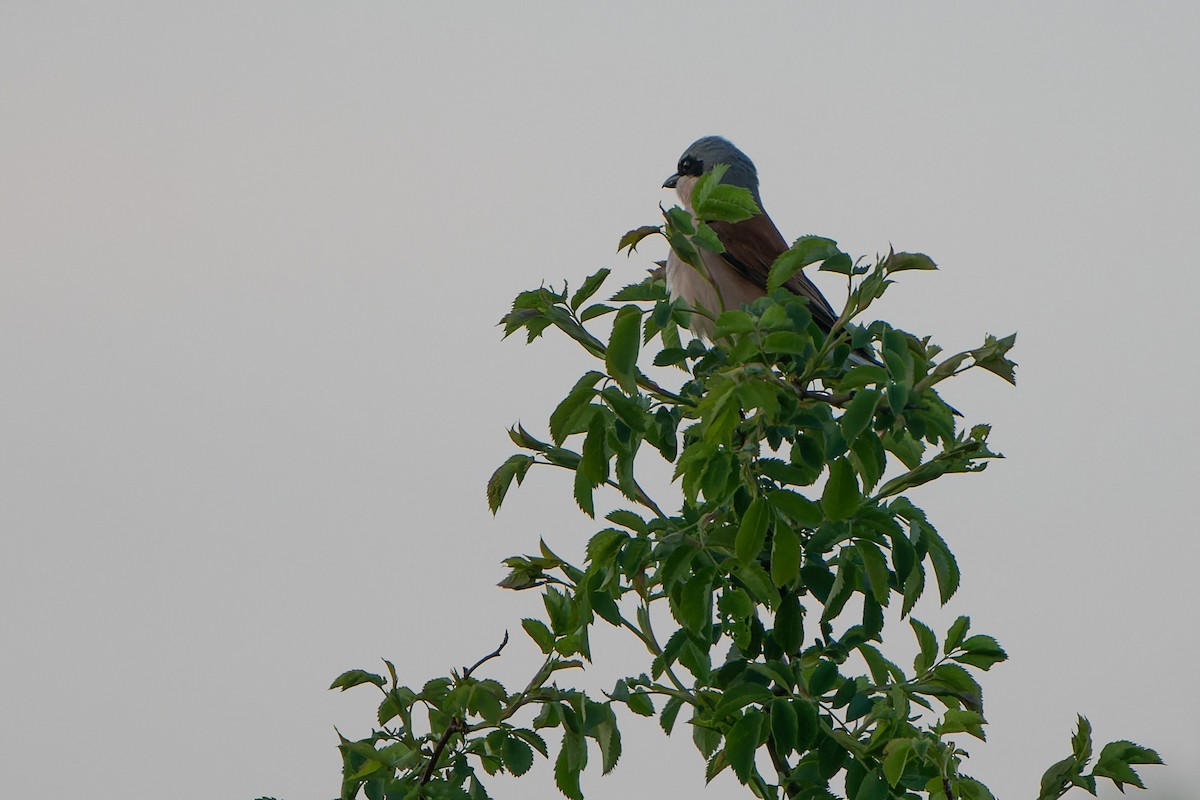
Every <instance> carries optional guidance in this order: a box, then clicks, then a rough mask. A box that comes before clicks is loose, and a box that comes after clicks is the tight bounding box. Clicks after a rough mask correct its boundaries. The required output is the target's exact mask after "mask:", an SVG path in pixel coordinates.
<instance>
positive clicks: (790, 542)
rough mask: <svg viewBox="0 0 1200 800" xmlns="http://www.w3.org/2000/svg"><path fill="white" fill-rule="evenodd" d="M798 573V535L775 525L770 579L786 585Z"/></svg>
mask: <svg viewBox="0 0 1200 800" xmlns="http://www.w3.org/2000/svg"><path fill="white" fill-rule="evenodd" d="M885 571H886V568H885ZM799 574H800V537H799V536H797V535H796V532H795V531H793V530H792V529H791V528H785V527H782V526H780V527H777V528H776V529H775V535H774V536H773V537H772V541H771V580H772V581H774V583H775V585H776V586H787V585H788V584H790V583H792V582H793V581H795V580H796V576H797V575H799Z"/></svg>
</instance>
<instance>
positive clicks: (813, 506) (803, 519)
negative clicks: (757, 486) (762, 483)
mask: <svg viewBox="0 0 1200 800" xmlns="http://www.w3.org/2000/svg"><path fill="white" fill-rule="evenodd" d="M767 502H768V503H769V504H770V505H771V507H772V508H774V509H775V510H776V511H778V512H779V513H781V514H783V515H784V516H785V517H787V518H789V519H791V520H793V521H794V522H796V523H797V524H799V525H801V526H802V527H805V528H815V527H816V526H818V525H820V524H821V518H822V517H821V506H820V505H819V504H818V503H816V502H815V501H813V500H809V499H808V498H807V497H805V496H803V495H801V494H798V493H796V492H793V491H790V490H788V489H776V490H774V491H772V492H770V493H769V494H768V495H767Z"/></svg>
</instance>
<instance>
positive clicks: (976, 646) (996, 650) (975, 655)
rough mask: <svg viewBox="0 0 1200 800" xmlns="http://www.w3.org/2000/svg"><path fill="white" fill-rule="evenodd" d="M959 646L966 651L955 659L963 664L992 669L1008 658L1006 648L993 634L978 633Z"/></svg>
mask: <svg viewBox="0 0 1200 800" xmlns="http://www.w3.org/2000/svg"><path fill="white" fill-rule="evenodd" d="M959 647H960V648H961V649H962V650H965V651H966V652H965V653H964V654H962V655H958V656H955V657H954V660H955V661H958V662H960V663H962V664H970V665H971V666H972V667H977V668H978V669H982V670H988V669H991V668H992V666H993V665H994V664H998V663H999V662H1001V661H1006V660H1007V659H1008V654H1007V653H1005V652H1004V648H1002V647H1001V646H1000V644H999V643H998V642H997V641H996V640H995V639H993V638H992V637H991V636H984V635H983V634H977V635H975V636H972V637H970V638H968V639H967V640H966V641H964V642H963V643H962V644H961V645H959Z"/></svg>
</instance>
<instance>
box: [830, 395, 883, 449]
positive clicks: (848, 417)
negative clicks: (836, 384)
mask: <svg viewBox="0 0 1200 800" xmlns="http://www.w3.org/2000/svg"><path fill="white" fill-rule="evenodd" d="M880 396H881V395H880V393H879V392H878V391H876V390H874V389H860V390H859V391H857V392H855V393H854V397H853V398H851V400H850V402H849V403H848V404H847V405H846V411H845V413H843V414H842V417H841V419H840V420H839V421H838V424H839V425H840V426H841V428H842V437H843V438H844V439H845V440H846V444H853V442H854V440H855V439H857V438H858V435H859V434H860V433H862V432H863V431H865V430H866V429H867V426H868V425H870V424H871V420H872V419H874V417H875V407H876V406H877V405H878V404H879V398H880Z"/></svg>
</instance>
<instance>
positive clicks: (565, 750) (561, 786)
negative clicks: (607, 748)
mask: <svg viewBox="0 0 1200 800" xmlns="http://www.w3.org/2000/svg"><path fill="white" fill-rule="evenodd" d="M586 765H587V745H586V744H585V743H584V741H583V737H582V736H579V735H578V734H572V733H569V732H568V733H564V734H563V741H562V749H561V750H559V753H558V758H557V759H555V761H554V784H555V786H557V787H558V790H559V791H560V792H562V793H563V794H564V795H565V796H567V797H569V798H570V800H583V792H582V791H580V788H579V775H580V773H581V772H583V768H584V767H585V766H586Z"/></svg>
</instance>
